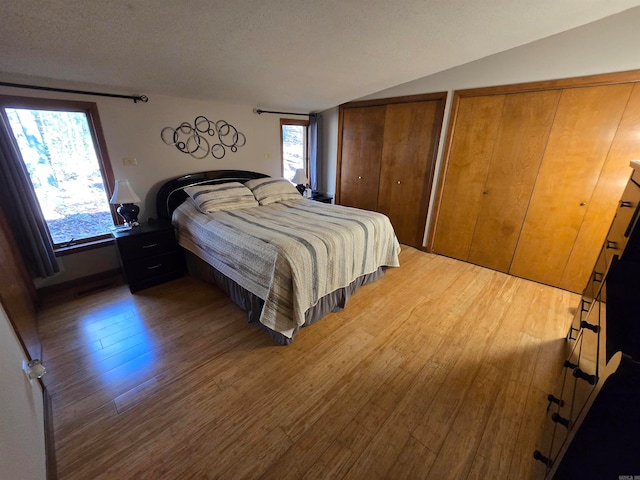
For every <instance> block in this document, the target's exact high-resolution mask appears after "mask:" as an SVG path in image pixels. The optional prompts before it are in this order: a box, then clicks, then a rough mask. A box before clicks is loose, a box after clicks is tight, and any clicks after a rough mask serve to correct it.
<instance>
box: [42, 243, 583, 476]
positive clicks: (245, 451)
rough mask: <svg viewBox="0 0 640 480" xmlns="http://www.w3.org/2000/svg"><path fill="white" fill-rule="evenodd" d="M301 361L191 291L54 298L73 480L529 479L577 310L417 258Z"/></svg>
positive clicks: (53, 340) (523, 288)
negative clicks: (567, 332)
mask: <svg viewBox="0 0 640 480" xmlns="http://www.w3.org/2000/svg"><path fill="white" fill-rule="evenodd" d="M400 260H401V264H402V266H401V267H400V268H397V269H391V270H388V271H387V274H386V275H385V276H384V277H383V278H382V279H381V280H379V281H377V282H375V283H373V284H371V285H368V286H366V287H364V288H362V289H360V290H359V291H358V292H357V293H356V294H355V295H354V296H353V297H352V298H351V301H350V302H349V304H348V306H347V308H346V309H345V310H344V311H342V312H340V313H335V314H331V315H329V316H327V317H326V318H324V319H323V320H322V321H320V322H318V323H316V324H314V325H312V326H311V327H309V328H305V329H303V330H302V331H300V332H299V333H298V335H297V336H296V339H295V341H294V342H293V344H291V345H290V346H288V347H280V346H277V345H275V344H273V343H272V341H271V340H270V338H269V336H268V335H267V334H266V333H265V332H263V331H261V330H259V329H257V328H255V327H252V326H249V325H247V324H246V323H245V318H244V313H243V312H242V311H240V310H239V309H238V308H237V307H236V306H235V305H233V304H232V303H231V302H230V301H229V300H228V298H227V297H226V296H225V295H224V294H223V293H221V292H220V291H218V290H217V289H216V288H215V287H212V286H210V285H207V284H205V283H202V282H200V281H198V280H196V279H194V278H191V277H186V278H183V279H180V280H176V281H173V282H170V283H167V284H164V285H160V286H158V287H154V288H151V289H148V290H144V291H142V292H139V293H138V294H136V295H131V294H130V293H129V291H128V289H127V287H126V285H115V286H112V287H109V288H106V289H103V290H100V291H97V292H94V293H90V294H86V295H82V296H75V297H74V296H72V295H71V294H64V293H61V294H57V295H55V296H50V297H49V298H46V299H45V300H44V307H43V310H42V311H41V314H40V333H41V336H42V342H43V351H44V352H43V356H44V360H45V364H46V365H47V369H48V371H49V373H48V374H47V377H48V378H47V385H48V388H49V390H50V392H51V394H52V395H53V414H54V423H55V437H56V448H57V461H58V474H59V478H60V479H97V478H100V479H113V478H117V479H120V480H125V479H182V478H225V479H226V478H229V479H239V478H256V479H287V478H290V479H320V478H323V479H324V478H326V479H329V478H330V479H341V478H349V479H373V478H391V479H414V478H416V479H417V478H429V479H438V480H440V479H448V478H451V479H456V480H459V479H483V480H484V479H525V478H529V477H530V475H540V474H541V470H539V469H538V467H537V466H536V465H535V462H534V460H533V459H532V452H533V450H534V449H535V447H536V442H537V438H538V436H539V434H540V430H541V425H542V421H543V415H544V411H545V408H546V394H547V392H549V391H551V389H552V386H553V383H554V381H555V378H556V377H557V375H558V374H559V370H558V367H559V365H560V364H561V358H562V357H563V356H564V349H565V342H564V335H565V333H566V330H567V329H568V327H569V324H570V320H571V312H572V310H573V308H574V307H575V306H576V305H577V304H578V296H577V295H575V294H571V293H568V292H565V291H561V290H558V289H554V288H551V287H547V286H544V285H540V284H537V283H533V282H530V281H527V280H522V279H518V278H515V277H511V276H508V275H506V274H502V273H499V272H495V271H491V270H487V269H484V268H481V267H477V266H474V265H471V264H467V263H463V262H459V261H457V260H453V259H449V258H446V257H440V256H436V255H431V254H427V253H424V252H420V251H418V250H415V249H412V248H410V247H403V251H402V254H401V258H400Z"/></svg>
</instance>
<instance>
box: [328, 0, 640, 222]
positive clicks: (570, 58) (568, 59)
mask: <svg viewBox="0 0 640 480" xmlns="http://www.w3.org/2000/svg"><path fill="white" fill-rule="evenodd" d="M639 25H640V7H637V8H634V9H631V10H627V11H625V12H622V13H620V14H617V15H612V16H610V17H607V18H605V19H603V20H599V21H597V22H593V23H590V24H588V25H585V26H582V27H579V28H575V29H573V30H569V31H566V32H563V33H560V34H558V35H554V36H551V37H548V38H545V39H543V40H539V41H537V42H533V43H530V44H527V45H524V46H521V47H518V48H514V49H511V50H507V51H505V52H501V53H498V54H495V55H491V56H489V57H485V58H483V59H480V60H477V61H475V62H471V63H467V64H465V65H461V66H459V67H455V68H452V69H449V70H445V71H443V72H440V73H436V74H434V75H430V76H428V77H424V78H421V79H418V80H415V81H413V82H409V83H405V84H402V85H398V86H395V87H393V88H389V89H386V90H383V91H380V92H377V93H375V94H372V95H369V96H367V97H363V98H361V99H358V100H368V99H373V98H387V97H398V96H403V95H414V94H421V93H433V92H442V91H447V92H449V95H448V98H447V105H446V109H445V119H444V122H443V131H442V135H441V137H440V146H439V151H438V161H437V162H438V163H437V167H436V168H437V172H438V173H439V169H440V164H441V161H442V154H443V151H444V144H445V140H446V127H447V125H448V120H449V114H450V110H451V108H450V107H451V99H452V98H451V97H452V95H451V93H452V92H453V91H454V90H460V89H466V88H478V87H487V86H496V85H508V84H514V83H524V82H533V81H540V80H552V79H558V78H570V77H579V76H585V75H592V74H599V73H610V72H622V71H627V70H635V69H640V48H639V46H640V28H638V26H639ZM416 61H419V59H416ZM328 112H331V110H329V111H328ZM324 115H325V112H323V116H324ZM329 119H333V122H335V125H332V124H331V123H330V120H329ZM337 121H338V119H337V116H331V115H327V120H325V121H324V126H325V129H324V132H325V134H335V135H337V131H338V128H337ZM323 141H324V142H325V143H329V142H330V141H329V140H326V139H325V140H323ZM323 159H324V161H326V162H327V163H328V166H327V167H325V170H330V169H331V165H333V166H334V167H333V171H335V165H336V159H337V142H336V148H335V149H334V150H329V149H327V150H325V155H324V157H323ZM328 181H329V182H331V179H328ZM333 183H334V184H335V176H334V178H333ZM435 185H437V182H436V183H434V187H435ZM435 192H436V188H434V190H433V192H432V199H431V207H433V203H434V198H433V197H434V196H435ZM429 215H431V212H430V213H429ZM429 222H430V220H429V219H428V220H427V226H428V225H429ZM427 233H428V232H427Z"/></svg>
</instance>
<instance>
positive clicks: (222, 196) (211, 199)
mask: <svg viewBox="0 0 640 480" xmlns="http://www.w3.org/2000/svg"><path fill="white" fill-rule="evenodd" d="M184 191H185V192H187V194H188V195H189V196H190V197H191V198H192V199H193V201H194V203H195V204H196V206H197V207H198V210H200V211H201V212H202V213H212V212H217V211H219V210H234V209H236V208H247V207H256V206H258V202H257V201H256V198H255V197H254V196H253V193H251V190H249V189H248V188H247V187H245V186H244V185H242V184H241V183H239V182H229V183H220V184H217V185H198V186H195V187H185V188H184Z"/></svg>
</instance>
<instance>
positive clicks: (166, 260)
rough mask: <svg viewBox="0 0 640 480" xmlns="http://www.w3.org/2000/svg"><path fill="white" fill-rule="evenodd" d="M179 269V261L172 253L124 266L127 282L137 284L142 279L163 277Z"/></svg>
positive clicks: (180, 264) (177, 256)
mask: <svg viewBox="0 0 640 480" xmlns="http://www.w3.org/2000/svg"><path fill="white" fill-rule="evenodd" d="M181 268H182V262H181V259H180V257H179V255H176V253H174V252H170V253H165V254H163V255H156V256H154V257H146V258H141V259H139V260H137V261H135V262H133V261H132V262H128V263H126V264H125V270H126V274H127V279H128V280H129V282H137V281H139V280H142V279H144V278H150V277H155V276H160V275H164V274H166V273H170V272H173V271H175V270H180V269H181Z"/></svg>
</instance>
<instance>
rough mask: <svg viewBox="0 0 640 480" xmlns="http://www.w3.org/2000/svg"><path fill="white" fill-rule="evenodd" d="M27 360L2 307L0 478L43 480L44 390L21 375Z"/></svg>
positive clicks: (0, 346) (0, 321)
mask: <svg viewBox="0 0 640 480" xmlns="http://www.w3.org/2000/svg"><path fill="white" fill-rule="evenodd" d="M26 360H27V357H26V355H25V353H24V351H23V350H22V347H21V345H20V342H19V341H18V338H17V337H16V334H15V332H14V330H13V327H12V326H11V323H10V322H9V319H8V318H7V315H6V313H5V311H4V308H2V305H0V477H1V478H6V479H12V480H44V479H45V478H46V457H45V445H44V407H43V401H42V389H41V388H40V384H39V383H38V381H36V380H29V379H28V378H27V377H26V375H25V374H24V373H23V371H22V362H23V361H26Z"/></svg>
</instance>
